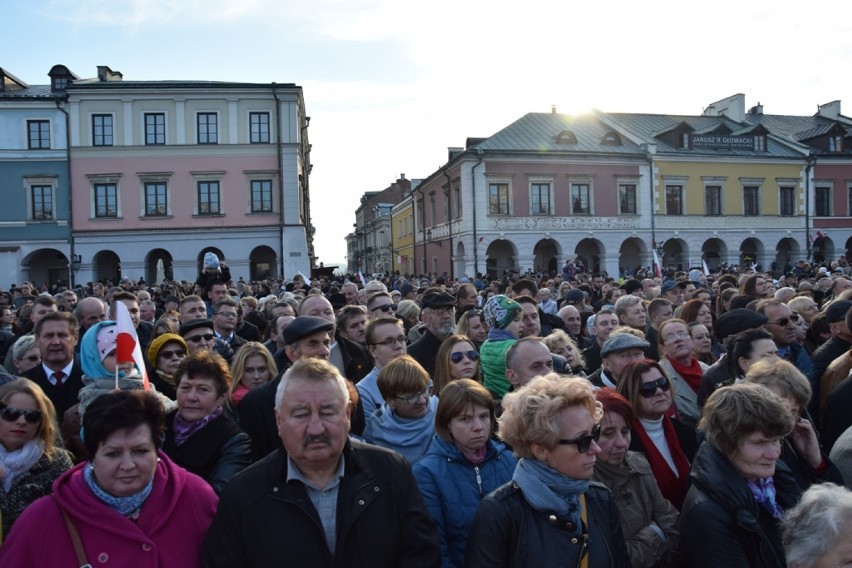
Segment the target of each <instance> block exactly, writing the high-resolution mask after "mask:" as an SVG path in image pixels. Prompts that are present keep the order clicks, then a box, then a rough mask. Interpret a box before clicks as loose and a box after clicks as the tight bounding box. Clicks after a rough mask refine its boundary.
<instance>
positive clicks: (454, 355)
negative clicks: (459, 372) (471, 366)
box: [450, 350, 479, 363]
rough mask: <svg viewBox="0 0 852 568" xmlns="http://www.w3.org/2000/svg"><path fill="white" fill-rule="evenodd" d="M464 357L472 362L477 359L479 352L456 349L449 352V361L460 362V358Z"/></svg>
mask: <svg viewBox="0 0 852 568" xmlns="http://www.w3.org/2000/svg"><path fill="white" fill-rule="evenodd" d="M465 357H467V358H468V360H469V361H472V362H473V363H476V362H477V361H479V353H477V352H476V351H472V350H471V351H456V352H455V353H450V361H452V362H453V363H461V361H462V359H464V358H465Z"/></svg>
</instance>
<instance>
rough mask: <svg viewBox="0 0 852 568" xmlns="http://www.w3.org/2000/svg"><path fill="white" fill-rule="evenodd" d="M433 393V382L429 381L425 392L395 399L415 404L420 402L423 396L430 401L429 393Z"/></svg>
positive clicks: (424, 389)
mask: <svg viewBox="0 0 852 568" xmlns="http://www.w3.org/2000/svg"><path fill="white" fill-rule="evenodd" d="M431 392H432V381H429V382H428V383H426V386H425V387H424V388H423V390H420V391H417V392H414V393H411V394H404V395H401V396H395V397H394V398H398V399H399V400H404V401H405V402H407V403H408V404H414V403H415V402H417V401H418V400H420V397H421V396H422V397H423V398H425V399H427V400H428V398H429V393H431Z"/></svg>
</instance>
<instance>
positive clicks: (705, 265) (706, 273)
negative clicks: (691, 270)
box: [701, 258, 710, 276]
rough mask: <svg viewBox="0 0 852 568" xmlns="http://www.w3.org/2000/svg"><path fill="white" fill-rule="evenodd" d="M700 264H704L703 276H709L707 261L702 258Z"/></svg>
mask: <svg viewBox="0 0 852 568" xmlns="http://www.w3.org/2000/svg"><path fill="white" fill-rule="evenodd" d="M701 262H702V263H703V264H704V276H710V269H709V268H708V267H707V261H706V260H704V259H703V258H702V259H701Z"/></svg>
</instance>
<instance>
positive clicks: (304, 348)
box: [239, 316, 363, 461]
mask: <svg viewBox="0 0 852 568" xmlns="http://www.w3.org/2000/svg"><path fill="white" fill-rule="evenodd" d="M333 330H334V325H333V324H332V323H331V322H329V321H328V320H325V319H323V318H320V317H314V316H299V317H297V318H296V319H294V320H293V321H291V322H290V323H289V324H288V325H287V327H285V328H284V331H283V335H284V352H285V354H286V355H287V359H288V362H287V364H286V365H285V368H284V369H279V373H278V376H277V377H275V378H274V379H273V380H271V381H269V382H268V383H266V384H264V385H261V386H259V387H257V388H255V389H252V390H250V391H249V392H248V394H246V396H245V397H244V398H243V400H242V402H241V403H240V406H239V409H240V428H242V430H243V431H244V432H245V433H246V434H248V435H249V436H250V437H251V455H252V461H257V460H259V459H261V458H263V457H264V456H266V455H267V454H269V453H271V452H272V451H273V450H276V449H277V448H279V447H281V439H280V437H279V436H278V432H277V430H276V427H275V390H276V389H277V388H278V383H279V382H280V381H281V375H283V374H284V371H285V370H286V369H287V368H289V367H290V365H292V364H293V363H294V362H296V361H298V360H299V359H307V358H311V357H317V358H320V359H326V360H327V359H328V355H329V352H330V345H331V333H332V331H333ZM362 422H363V420H362ZM362 428H363V427H362ZM353 431H354V430H353Z"/></svg>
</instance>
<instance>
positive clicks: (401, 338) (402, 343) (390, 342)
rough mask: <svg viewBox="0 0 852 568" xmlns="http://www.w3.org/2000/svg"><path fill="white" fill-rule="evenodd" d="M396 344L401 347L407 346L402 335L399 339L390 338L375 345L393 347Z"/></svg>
mask: <svg viewBox="0 0 852 568" xmlns="http://www.w3.org/2000/svg"><path fill="white" fill-rule="evenodd" d="M394 343H399V344H400V345H405V336H404V335H400V336H399V337H388V338H387V339H384V340H382V341H376V342H375V343H373V345H385V346H390V345H393V344H394Z"/></svg>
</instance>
